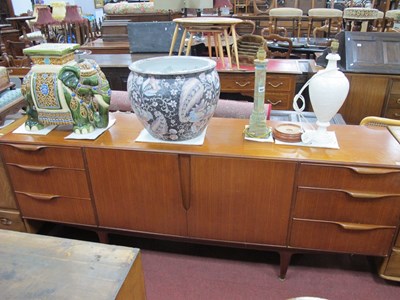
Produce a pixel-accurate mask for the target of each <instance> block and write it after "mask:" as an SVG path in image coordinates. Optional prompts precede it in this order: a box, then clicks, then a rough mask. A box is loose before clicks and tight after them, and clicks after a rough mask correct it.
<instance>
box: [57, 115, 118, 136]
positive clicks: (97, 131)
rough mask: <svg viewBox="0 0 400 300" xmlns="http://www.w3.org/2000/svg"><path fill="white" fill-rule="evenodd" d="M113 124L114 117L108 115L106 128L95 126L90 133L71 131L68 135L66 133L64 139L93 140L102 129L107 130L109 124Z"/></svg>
mask: <svg viewBox="0 0 400 300" xmlns="http://www.w3.org/2000/svg"><path fill="white" fill-rule="evenodd" d="M114 124H115V118H114V117H112V116H111V115H110V119H109V121H108V126H107V127H106V128H95V130H93V131H92V132H90V133H87V134H78V133H75V132H73V133H71V134H70V135H67V136H66V137H65V138H64V139H70V140H95V139H97V138H98V137H99V136H100V135H101V134H102V133H103V132H104V131H106V130H108V128H110V127H111V126H113V125H114Z"/></svg>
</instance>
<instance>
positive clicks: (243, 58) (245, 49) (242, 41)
mask: <svg viewBox="0 0 400 300" xmlns="http://www.w3.org/2000/svg"><path fill="white" fill-rule="evenodd" d="M260 47H263V48H264V50H265V51H267V50H268V49H267V46H266V42H265V39H264V38H263V37H262V36H261V35H254V34H245V35H242V36H240V37H239V39H238V40H237V48H238V58H239V61H240V64H251V65H252V64H254V59H256V57H257V51H258V49H260ZM232 56H234V53H233V54H232Z"/></svg>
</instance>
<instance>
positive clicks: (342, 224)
mask: <svg viewBox="0 0 400 300" xmlns="http://www.w3.org/2000/svg"><path fill="white" fill-rule="evenodd" d="M293 220H297V221H305V222H315V223H328V224H334V225H338V226H340V227H342V228H343V229H345V230H357V231H366V230H376V229H395V228H396V226H386V225H369V224H355V223H348V222H335V221H326V220H312V219H302V218H293Z"/></svg>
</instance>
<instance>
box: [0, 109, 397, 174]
mask: <svg viewBox="0 0 400 300" xmlns="http://www.w3.org/2000/svg"><path fill="white" fill-rule="evenodd" d="M111 115H112V116H113V117H114V118H115V119H116V122H115V124H114V125H113V126H112V127H111V128H110V129H109V130H107V131H106V132H104V133H103V134H102V135H101V136H100V137H98V138H97V139H96V140H94V141H90V140H66V139H64V137H66V136H67V135H68V134H70V131H63V130H57V129H55V130H53V131H52V132H51V133H49V134H48V135H46V136H40V135H29V134H14V133H12V131H13V130H14V129H15V128H17V127H18V126H19V125H21V124H22V122H23V119H20V120H18V121H17V122H15V123H13V124H11V125H10V126H8V128H7V131H9V133H6V131H3V133H4V135H3V136H0V142H1V143H24V144H26V143H28V144H40V145H43V144H44V145H53V146H75V147H81V146H84V147H95V148H111V149H126V150H138V151H152V152H164V153H182V154H191V155H216V156H226V157H243V158H260V159H278V160H290V161H307V162H320V163H321V162H322V163H333V164H354V165H362V166H375V167H393V168H398V169H399V168H400V144H399V143H398V142H397V141H396V139H395V138H394V137H393V136H392V135H391V134H390V132H389V131H388V130H387V129H386V128H369V127H366V126H358V125H331V126H330V127H329V128H328V130H334V131H335V132H336V136H337V139H338V142H339V146H340V149H339V150H337V149H325V148H315V147H302V146H294V145H277V144H274V143H258V142H252V141H247V140H244V138H243V135H242V132H243V129H244V126H245V125H247V124H248V123H249V121H248V120H246V119H227V118H213V119H212V120H211V122H210V124H209V126H208V129H207V133H206V137H205V141H204V144H203V145H202V146H189V145H177V144H166V143H142V142H135V139H136V138H137V137H138V135H139V133H140V132H141V130H142V129H143V126H142V125H141V123H140V122H139V120H138V119H137V118H136V116H135V114H133V113H123V112H115V113H112V114H111ZM277 123H278V122H276V121H268V125H270V126H274V125H276V124H277Z"/></svg>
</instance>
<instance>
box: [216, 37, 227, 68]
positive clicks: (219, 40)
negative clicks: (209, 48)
mask: <svg viewBox="0 0 400 300" xmlns="http://www.w3.org/2000/svg"><path fill="white" fill-rule="evenodd" d="M214 44H215V51H217V47H218V52H219V57H220V59H222V66H223V67H224V68H225V57H224V49H223V48H222V41H221V34H220V33H218V32H215V33H214Z"/></svg>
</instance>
